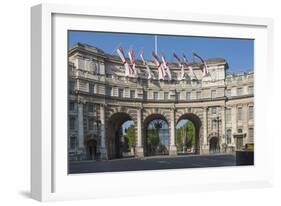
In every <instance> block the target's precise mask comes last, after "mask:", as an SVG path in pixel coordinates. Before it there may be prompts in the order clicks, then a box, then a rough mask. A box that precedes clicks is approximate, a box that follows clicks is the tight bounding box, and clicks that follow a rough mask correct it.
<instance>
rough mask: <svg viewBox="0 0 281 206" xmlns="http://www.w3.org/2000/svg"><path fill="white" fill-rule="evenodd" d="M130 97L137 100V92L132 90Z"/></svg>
mask: <svg viewBox="0 0 281 206" xmlns="http://www.w3.org/2000/svg"><path fill="white" fill-rule="evenodd" d="M130 97H131V98H136V92H135V90H130Z"/></svg>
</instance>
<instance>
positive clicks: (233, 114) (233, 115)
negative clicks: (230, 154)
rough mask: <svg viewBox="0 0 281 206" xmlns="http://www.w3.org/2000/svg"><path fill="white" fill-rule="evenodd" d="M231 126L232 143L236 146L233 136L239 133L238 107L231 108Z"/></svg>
mask: <svg viewBox="0 0 281 206" xmlns="http://www.w3.org/2000/svg"><path fill="white" fill-rule="evenodd" d="M231 126H232V136H231V142H232V143H233V144H234V145H235V144H236V143H235V141H234V140H235V139H234V136H233V134H236V133H237V106H236V105H233V106H232V107H231Z"/></svg>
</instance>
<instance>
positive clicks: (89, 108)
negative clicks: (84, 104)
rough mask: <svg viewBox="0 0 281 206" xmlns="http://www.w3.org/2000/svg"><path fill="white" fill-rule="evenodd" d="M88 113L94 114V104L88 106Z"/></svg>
mask: <svg viewBox="0 0 281 206" xmlns="http://www.w3.org/2000/svg"><path fill="white" fill-rule="evenodd" d="M88 112H94V104H93V103H89V104H88Z"/></svg>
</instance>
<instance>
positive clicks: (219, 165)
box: [31, 4, 273, 201]
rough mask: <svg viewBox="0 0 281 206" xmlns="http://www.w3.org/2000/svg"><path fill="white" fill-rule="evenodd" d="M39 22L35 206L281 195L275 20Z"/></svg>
mask: <svg viewBox="0 0 281 206" xmlns="http://www.w3.org/2000/svg"><path fill="white" fill-rule="evenodd" d="M31 22H32V31H31V33H32V36H31V39H32V155H31V161H32V169H31V170H32V178H31V179H32V182H31V187H32V188H31V193H32V197H33V198H35V199H37V200H40V201H48V200H60V199H81V198H97V197H109V196H120V195H133V194H150V193H165V192H179V191H186V192H188V191H189V190H191V188H192V191H194V190H195V191H196V190H198V191H200V190H213V189H227V188H241V187H258V186H262V187H264V186H270V185H271V180H272V178H273V177H272V153H273V151H272V145H273V144H272V141H273V137H272V136H271V133H268V132H267V131H268V128H269V123H268V122H269V121H266V120H267V119H268V117H267V115H266V110H267V107H269V104H270V102H269V101H267V98H264V97H265V96H268V95H269V93H268V89H270V87H272V85H271V82H270V79H269V78H268V75H270V73H271V72H273V70H272V65H271V64H272V27H273V23H272V20H271V19H266V18H252V17H251V18H250V17H230V16H207V15H195V14H182V13H176V12H174V13H172V14H171V15H170V16H169V18H168V17H167V16H166V15H165V14H164V13H161V12H159V11H155V12H147V11H126V12H124V11H121V10H118V11H116V10H110V8H105V9H101V8H99V9H97V8H89V7H72V6H65V5H52V4H51V5H50V4H43V5H38V6H35V7H33V8H32V19H31ZM265 84H266V85H267V86H266V87H267V88H265V87H264V85H265ZM128 188H130V189H128Z"/></svg>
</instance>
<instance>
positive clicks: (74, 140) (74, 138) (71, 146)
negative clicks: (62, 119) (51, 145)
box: [69, 137, 77, 149]
mask: <svg viewBox="0 0 281 206" xmlns="http://www.w3.org/2000/svg"><path fill="white" fill-rule="evenodd" d="M69 145H70V149H75V148H76V145H77V143H76V137H70V141H69Z"/></svg>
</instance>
